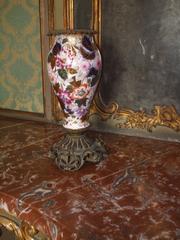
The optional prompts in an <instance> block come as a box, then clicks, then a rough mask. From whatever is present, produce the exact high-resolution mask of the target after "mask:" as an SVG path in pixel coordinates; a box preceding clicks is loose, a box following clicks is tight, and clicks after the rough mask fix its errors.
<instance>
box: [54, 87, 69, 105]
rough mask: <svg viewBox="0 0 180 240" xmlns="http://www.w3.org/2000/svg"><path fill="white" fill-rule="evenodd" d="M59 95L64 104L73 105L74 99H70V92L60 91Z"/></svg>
mask: <svg viewBox="0 0 180 240" xmlns="http://www.w3.org/2000/svg"><path fill="white" fill-rule="evenodd" d="M57 95H58V97H59V98H60V99H61V100H62V102H63V103H64V104H71V103H72V98H71V97H70V94H69V92H67V91H62V90H61V89H59V92H58V94H57Z"/></svg>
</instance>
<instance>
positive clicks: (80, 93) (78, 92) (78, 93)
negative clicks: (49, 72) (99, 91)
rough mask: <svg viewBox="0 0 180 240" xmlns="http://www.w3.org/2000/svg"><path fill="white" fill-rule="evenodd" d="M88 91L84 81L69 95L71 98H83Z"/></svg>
mask: <svg viewBox="0 0 180 240" xmlns="http://www.w3.org/2000/svg"><path fill="white" fill-rule="evenodd" d="M88 93H89V89H88V85H87V84H86V83H84V84H82V85H81V86H80V87H78V88H75V89H74V91H73V92H72V93H71V95H70V96H71V97H72V98H73V99H83V98H85V97H86V96H87V95H88Z"/></svg>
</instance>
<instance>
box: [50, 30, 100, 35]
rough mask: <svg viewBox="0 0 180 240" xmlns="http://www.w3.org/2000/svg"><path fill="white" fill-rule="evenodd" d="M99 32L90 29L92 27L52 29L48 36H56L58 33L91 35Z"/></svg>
mask: <svg viewBox="0 0 180 240" xmlns="http://www.w3.org/2000/svg"><path fill="white" fill-rule="evenodd" d="M96 33H97V32H96V31H94V30H90V29H64V30H53V31H50V32H49V33H48V34H47V35H48V36H56V35H60V34H63V35H69V34H72V35H78V34H79V35H81V34H89V35H93V34H96Z"/></svg>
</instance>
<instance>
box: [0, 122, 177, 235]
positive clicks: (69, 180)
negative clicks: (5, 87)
mask: <svg viewBox="0 0 180 240" xmlns="http://www.w3.org/2000/svg"><path fill="white" fill-rule="evenodd" d="M1 123H2V124H1ZM62 134H63V130H62V129H61V127H59V126H56V125H53V124H43V123H41V124H39V123H35V122H31V121H27V122H26V121H23V120H18V121H17V120H14V119H6V118H3V117H0V151H1V154H0V208H3V209H5V210H6V211H8V212H11V213H13V214H14V215H16V216H17V217H18V218H20V219H22V220H26V221H28V222H29V223H31V224H33V225H35V226H36V228H38V229H39V230H41V231H42V232H43V233H45V234H46V235H47V236H48V237H49V238H50V239H52V240H61V239H62V240H71V239H72V240H89V239H91V240H121V239H122V240H140V239H141V240H166V239H167V240H176V239H177V240H178V239H180V218H179V216H180V143H175V142H165V141H159V140H152V139H144V138H137V137H130V136H122V135H113V134H109V133H103V134H100V135H101V138H102V139H103V141H104V142H105V143H106V145H107V149H108V153H109V155H108V157H107V159H106V160H104V161H102V162H101V163H100V164H97V165H94V164H87V165H86V166H83V168H82V169H81V170H80V171H77V172H73V173H70V172H64V171H60V170H59V169H58V168H57V167H56V165H55V164H54V162H53V161H52V160H51V158H50V157H49V150H50V148H51V146H52V144H53V143H55V142H56V141H58V140H59V138H60V137H62ZM89 135H93V136H97V135H99V133H96V132H89Z"/></svg>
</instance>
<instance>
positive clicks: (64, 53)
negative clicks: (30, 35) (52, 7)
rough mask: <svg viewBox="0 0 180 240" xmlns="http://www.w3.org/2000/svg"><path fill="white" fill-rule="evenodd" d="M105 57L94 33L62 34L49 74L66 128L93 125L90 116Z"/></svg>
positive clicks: (57, 43) (57, 36) (50, 64)
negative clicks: (90, 123)
mask: <svg viewBox="0 0 180 240" xmlns="http://www.w3.org/2000/svg"><path fill="white" fill-rule="evenodd" d="M101 66H102V61H101V55H100V52H99V50H98V48H97V46H96V44H95V42H94V38H93V32H91V31H89V32H85V31H84V32H82V31H81V32H80V31H69V32H60V33H58V34H57V35H56V37H55V43H54V45H53V47H52V49H51V50H50V52H49V54H48V75H49V78H50V80H51V83H52V86H53V89H54V92H55V94H56V96H57V98H58V101H59V103H60V105H61V108H62V110H63V112H64V115H65V119H64V124H63V126H64V127H65V128H67V129H72V130H79V129H84V128H86V127H88V126H89V123H88V122H87V120H86V116H87V113H88V110H89V107H90V104H91V102H92V99H93V96H94V93H95V91H96V88H97V85H98V82H99V79H100V74H101Z"/></svg>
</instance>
